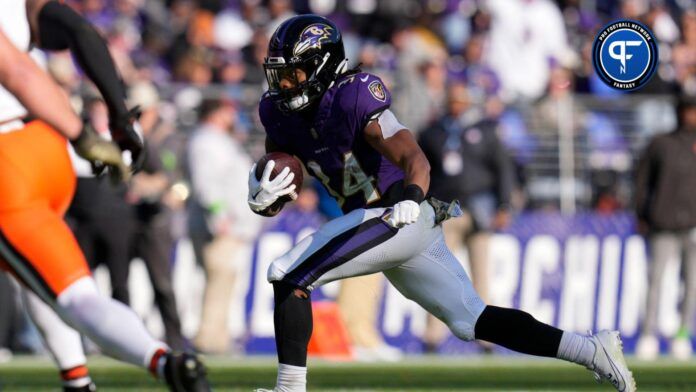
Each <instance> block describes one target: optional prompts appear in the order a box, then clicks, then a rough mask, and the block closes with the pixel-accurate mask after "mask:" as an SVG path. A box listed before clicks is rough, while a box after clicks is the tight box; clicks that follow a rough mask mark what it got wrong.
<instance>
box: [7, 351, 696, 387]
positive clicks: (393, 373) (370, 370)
mask: <svg viewBox="0 0 696 392" xmlns="http://www.w3.org/2000/svg"><path fill="white" fill-rule="evenodd" d="M207 362H208V366H209V368H210V378H211V381H212V383H213V386H214V389H215V390H216V391H235V392H236V391H252V390H253V389H254V388H257V387H271V386H272V385H273V383H274V380H275V364H274V363H273V361H272V359H270V358H254V357H251V358H244V359H218V358H208V361H207ZM89 365H90V369H91V372H92V377H93V379H94V380H95V381H96V383H97V385H98V386H99V390H100V391H133V390H137V391H163V390H164V388H162V386H161V385H160V384H158V383H157V382H155V381H154V380H153V379H152V378H151V377H149V376H148V375H147V374H145V373H144V372H143V371H141V370H140V369H137V368H134V367H130V366H126V365H120V364H118V363H116V362H114V361H111V360H108V359H104V358H95V359H90V362H89ZM630 366H631V368H632V369H633V371H634V373H635V375H636V380H637V382H638V387H639V390H640V391H696V362H686V363H684V362H669V361H660V362H656V363H647V362H636V361H633V362H631V363H630ZM309 380H310V381H309V389H310V390H311V391H332V392H338V391H374V392H378V391H379V392H384V391H389V392H395V391H407V392H416V391H419V392H421V391H438V392H445V391H451V392H459V391H611V390H613V389H612V388H611V387H610V386H609V385H607V384H603V385H597V384H596V383H595V382H594V380H593V378H592V375H591V374H590V373H589V372H588V371H586V370H584V369H582V368H580V367H578V366H573V365H568V364H565V363H561V362H559V361H551V360H533V359H531V360H530V359H527V358H509V357H493V358H451V357H414V358H410V359H407V360H404V361H402V362H399V363H396V364H354V363H328V362H321V361H313V362H312V363H310V375H309ZM57 385H58V384H57V374H56V371H55V370H54V369H53V367H52V366H51V363H50V362H49V361H48V360H47V359H37V358H31V357H26V358H18V359H15V360H13V361H12V362H10V363H7V364H2V365H0V390H1V391H3V392H4V391H56V390H58V388H57Z"/></svg>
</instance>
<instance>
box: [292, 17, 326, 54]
mask: <svg viewBox="0 0 696 392" xmlns="http://www.w3.org/2000/svg"><path fill="white" fill-rule="evenodd" d="M333 31H334V29H333V28H332V27H331V26H329V25H325V24H323V23H314V24H311V25H309V26H307V27H306V28H305V29H304V30H302V34H300V39H299V41H298V42H297V43H296V44H295V48H294V49H293V51H292V53H293V54H294V55H295V56H299V55H301V54H302V53H304V52H306V51H308V50H309V49H321V44H322V42H326V41H329V37H331V34H332V33H333Z"/></svg>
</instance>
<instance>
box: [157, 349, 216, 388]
mask: <svg viewBox="0 0 696 392" xmlns="http://www.w3.org/2000/svg"><path fill="white" fill-rule="evenodd" d="M166 355H167V358H166V362H165V364H164V379H165V380H166V381H167V385H169V390H170V391H172V392H209V391H210V384H208V378H207V377H206V369H205V366H203V363H202V362H201V361H200V360H199V359H198V357H197V356H196V355H194V354H191V353H181V352H178V353H174V352H173V353H168V354H166Z"/></svg>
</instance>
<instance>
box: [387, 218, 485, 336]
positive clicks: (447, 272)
mask: <svg viewBox="0 0 696 392" xmlns="http://www.w3.org/2000/svg"><path fill="white" fill-rule="evenodd" d="M433 231H436V232H437V237H436V239H435V240H434V241H432V242H431V244H430V246H429V247H428V248H426V249H425V250H424V251H422V252H421V253H419V254H418V255H416V256H414V257H412V258H411V259H410V260H408V261H406V262H405V263H403V264H401V265H399V266H398V267H395V268H392V269H390V270H387V271H384V275H386V277H387V279H389V281H390V282H391V284H393V285H394V287H396V289H397V290H399V292H401V294H403V295H404V296H405V297H406V298H408V299H411V300H413V301H415V302H416V303H418V304H419V305H420V306H422V307H423V308H424V309H425V310H427V311H428V312H430V313H431V314H432V315H434V316H435V317H437V318H439V319H440V320H442V321H443V322H444V323H445V324H447V326H448V327H449V329H450V330H451V331H452V333H453V334H454V335H455V336H457V337H458V338H460V339H462V340H466V341H469V340H473V339H474V327H475V326H476V321H477V320H478V318H479V316H480V315H481V313H482V312H483V309H484V308H485V307H486V304H485V303H484V302H483V301H482V300H481V298H480V297H479V295H478V294H477V293H476V290H474V286H473V285H472V283H471V281H470V280H469V277H468V276H467V274H466V271H464V268H462V265H461V264H460V263H459V261H458V260H457V258H456V257H454V255H453V254H452V252H450V250H449V249H448V248H447V245H445V240H444V238H443V235H442V228H441V227H440V226H437V227H435V228H433Z"/></svg>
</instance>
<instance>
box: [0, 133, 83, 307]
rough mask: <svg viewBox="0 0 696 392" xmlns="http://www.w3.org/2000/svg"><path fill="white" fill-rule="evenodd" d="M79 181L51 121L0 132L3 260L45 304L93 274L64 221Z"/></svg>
mask: <svg viewBox="0 0 696 392" xmlns="http://www.w3.org/2000/svg"><path fill="white" fill-rule="evenodd" d="M75 182H76V180H75V173H74V171H73V168H72V163H71V161H70V157H69V155H68V151H67V145H66V140H65V138H63V137H62V136H61V135H60V134H58V132H56V131H55V130H53V129H52V128H51V127H50V126H48V125H47V124H46V123H43V122H41V121H32V122H31V123H29V124H27V125H26V126H25V127H24V128H23V129H21V130H17V131H14V132H10V133H5V134H0V195H2V196H1V197H0V256H1V258H3V259H4V261H5V265H4V266H3V267H4V268H5V269H9V270H10V272H12V273H13V274H14V275H16V276H17V277H19V278H20V280H21V281H22V282H24V283H25V284H27V285H28V286H29V287H30V288H31V289H32V290H33V291H35V292H36V293H37V294H38V295H39V296H40V297H41V298H42V299H44V300H47V299H48V298H46V296H48V297H49V298H50V297H56V296H57V295H59V294H60V293H61V292H62V291H63V290H64V289H65V288H66V287H68V286H70V284H72V283H73V282H75V281H76V280H77V279H79V278H82V277H84V276H89V275H90V271H89V268H88V266H87V262H86V261H85V258H84V255H83V254H82V251H81V250H80V247H79V246H78V244H77V241H76V240H75V238H74V236H73V234H72V232H71V231H70V229H69V228H68V226H67V224H66V223H65V221H64V220H63V215H64V214H65V211H66V210H67V208H68V206H69V205H70V201H71V199H72V196H73V193H74V191H75ZM46 291H48V292H46Z"/></svg>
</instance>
